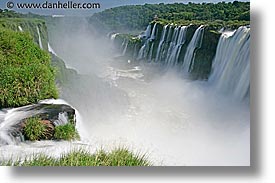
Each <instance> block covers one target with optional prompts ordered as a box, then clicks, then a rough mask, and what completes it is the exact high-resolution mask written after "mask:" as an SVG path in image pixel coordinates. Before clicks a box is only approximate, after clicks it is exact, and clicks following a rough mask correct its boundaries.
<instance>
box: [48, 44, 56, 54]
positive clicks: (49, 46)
mask: <svg viewBox="0 0 275 183" xmlns="http://www.w3.org/2000/svg"><path fill="white" fill-rule="evenodd" d="M48 51H49V52H50V53H52V54H54V55H55V56H57V54H56V53H55V51H54V50H53V48H52V47H51V45H50V43H49V42H48Z"/></svg>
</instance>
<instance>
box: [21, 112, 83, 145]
mask: <svg viewBox="0 0 275 183" xmlns="http://www.w3.org/2000/svg"><path fill="white" fill-rule="evenodd" d="M45 121H46V120H44V122H43V120H41V119H40V118H38V117H32V118H28V119H26V121H25V125H24V127H23V134H24V136H25V139H26V140H30V141H39V140H76V139H80V137H79V134H78V132H77V130H76V128H75V125H74V124H72V123H71V122H69V123H67V124H65V125H59V126H55V127H54V125H52V124H47V123H45ZM49 122H50V121H49Z"/></svg>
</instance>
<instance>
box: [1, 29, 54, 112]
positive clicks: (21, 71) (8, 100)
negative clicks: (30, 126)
mask: <svg viewBox="0 0 275 183" xmlns="http://www.w3.org/2000/svg"><path fill="white" fill-rule="evenodd" d="M0 78H1V80H0V108H6V107H17V106H23V105H27V104H32V103H36V102H38V101H39V100H42V99H46V98H57V97H58V92H57V88H56V86H55V72H54V69H53V67H52V66H51V65H50V55H49V54H48V53H46V52H45V51H43V50H41V49H40V48H39V47H38V45H36V44H35V43H34V42H33V38H32V37H31V36H30V34H29V33H23V32H15V31H12V30H9V29H5V28H0Z"/></svg>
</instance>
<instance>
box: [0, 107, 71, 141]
mask: <svg viewBox="0 0 275 183" xmlns="http://www.w3.org/2000/svg"><path fill="white" fill-rule="evenodd" d="M11 116H12V117H11ZM30 118H37V119H39V120H40V122H41V123H42V124H43V125H45V127H46V131H45V134H44V136H43V139H40V140H53V139H54V138H53V135H54V128H55V126H59V125H64V124H67V123H72V124H73V125H74V126H75V125H76V116H75V109H73V108H72V107H71V106H69V105H66V104H44V103H39V104H34V105H30V106H24V107H20V108H16V109H12V111H6V114H5V116H4V117H3V118H2V119H1V120H2V121H1V122H0V124H2V126H1V127H0V135H1V138H0V139H1V143H2V144H10V143H11V142H15V143H16V142H17V143H18V142H23V141H25V140H28V138H26V136H25V134H24V127H25V126H26V123H27V121H28V119H30ZM3 137H6V138H3Z"/></svg>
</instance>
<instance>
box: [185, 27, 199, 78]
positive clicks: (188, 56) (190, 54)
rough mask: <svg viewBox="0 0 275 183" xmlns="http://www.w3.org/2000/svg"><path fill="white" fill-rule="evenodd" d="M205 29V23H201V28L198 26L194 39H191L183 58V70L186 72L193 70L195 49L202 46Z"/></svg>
mask: <svg viewBox="0 0 275 183" xmlns="http://www.w3.org/2000/svg"><path fill="white" fill-rule="evenodd" d="M203 30H204V27H203V25H201V26H200V27H199V28H197V30H196V31H195V33H194V35H193V37H192V40H191V41H190V43H189V44H188V47H187V50H186V53H185V56H184V60H183V65H182V68H183V72H184V73H188V72H189V71H191V70H192V68H191V67H192V62H193V60H194V58H195V56H194V54H195V53H194V51H195V49H196V48H199V47H200V46H201V43H202V37H203Z"/></svg>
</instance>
